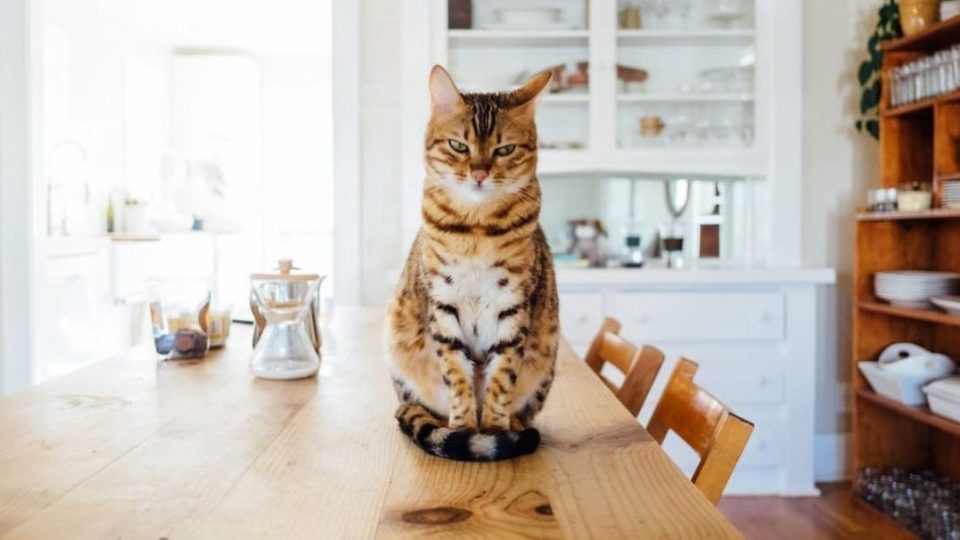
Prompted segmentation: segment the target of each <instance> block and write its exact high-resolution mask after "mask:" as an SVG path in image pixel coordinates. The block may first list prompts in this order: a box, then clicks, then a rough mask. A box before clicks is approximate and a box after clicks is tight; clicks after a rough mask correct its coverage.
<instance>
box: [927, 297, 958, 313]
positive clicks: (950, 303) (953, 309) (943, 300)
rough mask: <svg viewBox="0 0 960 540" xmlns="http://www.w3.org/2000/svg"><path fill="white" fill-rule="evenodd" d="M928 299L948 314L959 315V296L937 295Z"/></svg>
mask: <svg viewBox="0 0 960 540" xmlns="http://www.w3.org/2000/svg"><path fill="white" fill-rule="evenodd" d="M930 301H931V302H933V305H935V306H937V307H938V308H940V309H942V310H944V311H946V312H947V313H949V314H950V315H956V316H960V296H938V297H936V298H931V299H930Z"/></svg>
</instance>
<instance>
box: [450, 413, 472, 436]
mask: <svg viewBox="0 0 960 540" xmlns="http://www.w3.org/2000/svg"><path fill="white" fill-rule="evenodd" d="M448 424H449V426H450V429H456V430H460V431H473V432H475V431H477V415H476V414H470V413H467V414H454V415H452V416H450V422H449V423H448Z"/></svg>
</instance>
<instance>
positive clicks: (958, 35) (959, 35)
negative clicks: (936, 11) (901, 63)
mask: <svg viewBox="0 0 960 540" xmlns="http://www.w3.org/2000/svg"><path fill="white" fill-rule="evenodd" d="M957 42H960V17H953V18H951V19H947V20H945V21H941V22H939V23H937V24H935V25H933V26H931V27H930V28H927V29H926V30H924V31H923V32H920V33H918V34H914V35H912V36H907V37H903V38H900V39H895V40H890V41H886V42H884V43H883V45H882V47H883V50H884V51H920V52H932V51H938V50H940V49H945V48H947V47H950V46H952V45H954V44H955V43H957Z"/></svg>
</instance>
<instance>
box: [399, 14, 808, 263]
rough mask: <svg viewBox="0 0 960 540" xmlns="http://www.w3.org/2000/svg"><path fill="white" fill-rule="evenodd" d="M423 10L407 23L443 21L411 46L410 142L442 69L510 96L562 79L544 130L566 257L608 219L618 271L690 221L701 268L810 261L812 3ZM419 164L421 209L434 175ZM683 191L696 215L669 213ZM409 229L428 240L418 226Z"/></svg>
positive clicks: (541, 116)
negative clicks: (804, 177)
mask: <svg viewBox="0 0 960 540" xmlns="http://www.w3.org/2000/svg"><path fill="white" fill-rule="evenodd" d="M409 6H412V7H408V8H407V10H406V11H407V15H406V17H407V18H408V21H409V22H412V21H414V20H418V19H420V18H425V19H427V20H428V21H429V25H428V27H424V26H423V25H422V20H421V21H420V23H421V24H420V26H419V27H418V28H419V29H422V31H421V30H418V31H417V32H413V31H411V32H409V33H408V34H407V35H405V37H404V45H405V47H406V48H407V49H406V50H405V58H406V59H407V61H406V62H405V65H404V80H405V85H404V92H405V96H404V104H405V113H404V114H405V122H404V126H405V127H404V130H405V133H406V134H407V136H408V137H410V138H414V137H419V136H420V135H421V134H422V125H423V122H424V121H425V118H426V115H427V113H428V111H427V104H426V100H425V98H423V97H420V96H423V95H425V93H426V76H425V74H426V73H427V70H428V69H429V65H430V64H433V63H439V64H442V65H444V66H446V67H447V68H448V69H449V71H450V72H451V74H452V75H453V77H454V80H455V81H456V82H457V83H458V85H459V87H460V88H461V90H462V91H494V90H507V89H510V88H511V87H514V86H516V85H518V84H520V83H521V82H522V81H523V80H524V79H525V78H526V77H529V76H530V75H532V74H534V73H536V72H538V71H541V70H544V69H549V70H551V71H552V72H553V73H554V78H553V81H552V83H551V87H550V91H549V93H547V94H546V95H545V96H544V97H543V99H542V101H541V104H540V106H539V109H538V113H537V122H538V130H539V136H540V166H539V172H540V176H541V184H542V186H543V189H544V193H545V198H546V199H547V201H549V202H552V203H553V204H552V205H551V207H550V208H546V205H545V215H544V216H543V218H544V220H545V222H544V226H545V228H549V227H550V224H551V223H552V224H553V228H554V229H556V230H548V231H547V234H548V236H550V237H551V241H552V242H556V244H557V245H556V247H557V248H558V249H562V244H563V243H564V240H563V238H562V237H563V235H564V234H566V233H565V232H564V229H565V228H566V225H564V224H565V223H567V222H568V221H572V220H576V219H585V218H594V217H596V218H597V219H600V220H603V221H604V222H606V225H607V226H608V228H609V229H610V230H609V231H606V232H607V236H606V238H607V241H608V242H609V243H610V244H613V247H612V248H611V249H610V250H609V251H610V253H611V256H613V253H614V252H619V251H624V250H625V251H629V249H627V248H626V246H627V243H628V242H629V243H630V244H635V243H636V240H635V239H633V240H631V239H629V237H630V236H634V235H632V234H630V231H641V232H640V233H639V234H641V235H642V236H643V237H644V240H643V242H642V243H643V246H642V247H643V248H644V250H645V251H646V253H647V254H648V255H657V254H658V253H659V250H658V249H657V247H658V246H656V245H653V243H654V242H655V241H656V240H655V239H656V238H657V237H658V236H662V234H661V232H662V231H659V230H658V229H663V227H662V225H663V223H662V222H663V221H668V222H670V221H681V222H682V224H683V226H684V227H685V228H686V234H688V235H689V237H690V238H691V239H692V240H693V241H690V242H687V245H686V247H685V248H684V249H685V251H687V252H688V255H689V256H690V257H692V258H699V257H701V256H703V257H704V258H716V259H720V260H735V261H746V262H750V263H755V262H761V263H765V262H777V263H788V264H789V263H794V262H796V258H797V257H796V254H797V253H798V252H799V247H798V246H799V239H798V238H794V237H795V236H797V235H796V234H795V233H794V232H793V231H794V229H795V225H796V224H795V221H796V219H797V217H798V215H799V183H800V171H799V161H800V159H799V156H800V141H799V137H798V135H797V133H799V130H800V125H799V124H800V122H801V118H800V116H799V110H800V86H801V76H800V73H801V65H800V59H801V55H800V47H801V45H800V37H801V36H800V28H801V27H800V23H799V21H800V20H801V19H802V17H801V14H802V8H801V2H800V1H799V0H543V1H538V2H516V1H515V0H433V1H430V0H411V4H409ZM405 26H409V25H405ZM428 28H429V32H426V30H427V29H428ZM419 79H422V81H421V80H419ZM411 104H413V105H414V106H413V107H410V105H411ZM406 148H408V149H409V151H410V152H416V150H415V148H416V147H415V146H414V144H413V143H411V144H410V145H408V146H406ZM405 163H406V164H407V166H406V167H405V175H409V178H410V179H411V182H412V183H413V185H412V187H410V188H409V190H408V191H407V193H408V195H409V198H410V202H411V204H415V203H414V201H415V200H416V197H418V196H419V187H418V186H419V184H418V183H417V178H419V177H420V176H422V168H421V167H419V163H418V162H417V161H416V160H413V159H410V160H405ZM678 182H679V184H678ZM676 185H688V186H689V188H688V189H686V192H687V194H688V198H689V204H688V205H686V206H684V207H683V208H682V210H683V211H682V212H674V211H670V210H669V208H668V205H665V202H666V201H667V200H668V199H669V197H668V196H667V195H665V194H664V193H665V190H670V189H673V187H675V186H676ZM594 203H595V204H594ZM408 214H409V215H408V217H409V219H407V220H406V221H409V223H407V224H406V226H407V227H408V228H410V229H411V230H415V228H416V221H417V217H418V216H417V214H416V213H415V212H412V211H411V212H409V213H408ZM665 216H666V217H665ZM548 222H549V223H548ZM771 238H777V242H772V241H771ZM705 243H706V244H707V245H706V246H704V244H705ZM633 247H635V246H633Z"/></svg>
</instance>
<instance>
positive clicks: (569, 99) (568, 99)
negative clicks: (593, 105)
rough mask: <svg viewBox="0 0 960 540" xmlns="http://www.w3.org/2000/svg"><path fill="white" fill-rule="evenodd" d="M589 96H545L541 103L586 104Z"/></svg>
mask: <svg viewBox="0 0 960 540" xmlns="http://www.w3.org/2000/svg"><path fill="white" fill-rule="evenodd" d="M589 101H590V94H547V95H545V96H543V99H541V103H588V102H589Z"/></svg>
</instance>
